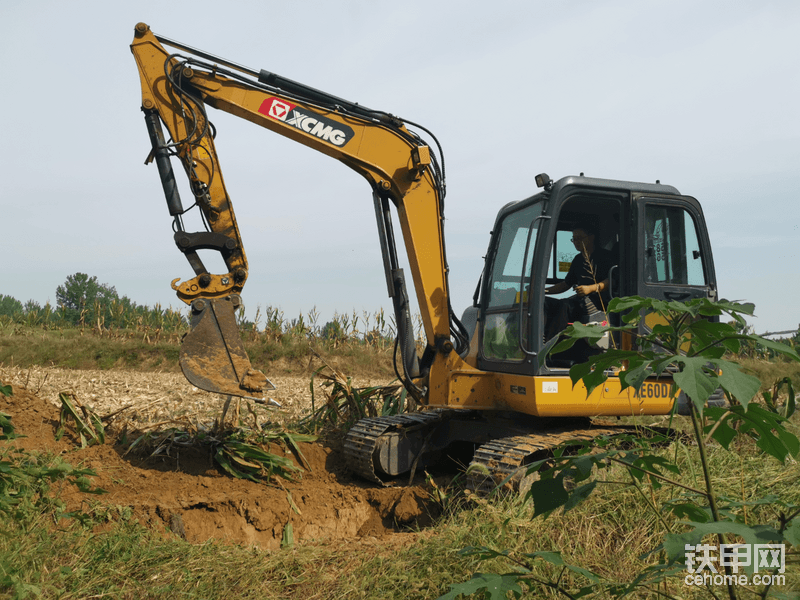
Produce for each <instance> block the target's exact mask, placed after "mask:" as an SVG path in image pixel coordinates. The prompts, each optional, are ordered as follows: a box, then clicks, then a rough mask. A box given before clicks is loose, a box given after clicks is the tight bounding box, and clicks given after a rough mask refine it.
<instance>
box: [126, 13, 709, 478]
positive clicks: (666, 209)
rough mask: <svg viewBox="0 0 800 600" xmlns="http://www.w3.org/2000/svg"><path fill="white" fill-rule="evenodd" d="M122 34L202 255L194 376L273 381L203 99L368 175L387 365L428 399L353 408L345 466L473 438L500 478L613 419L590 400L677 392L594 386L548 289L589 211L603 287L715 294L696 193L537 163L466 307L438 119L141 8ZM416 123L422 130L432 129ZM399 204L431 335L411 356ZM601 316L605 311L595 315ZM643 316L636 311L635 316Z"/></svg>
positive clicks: (186, 245)
mask: <svg viewBox="0 0 800 600" xmlns="http://www.w3.org/2000/svg"><path fill="white" fill-rule="evenodd" d="M165 46H166V47H169V48H170V50H169V51H168V50H167V49H166V48H165ZM131 51H132V52H133V55H134V57H135V59H136V63H137V66H138V69H139V76H140V78H141V85H142V111H143V112H144V118H145V123H146V126H147V131H148V133H149V136H150V142H151V151H150V154H149V156H148V160H147V161H146V162H148V163H149V162H152V161H154V162H155V163H156V165H157V167H158V172H159V175H160V178H161V183H162V186H163V189H164V193H165V196H166V201H167V207H168V210H169V213H170V216H171V217H172V218H173V229H174V238H175V243H176V245H177V246H178V249H179V250H180V251H181V252H182V253H183V254H184V256H185V257H186V258H187V260H188V261H189V264H190V265H191V267H192V269H193V271H194V277H192V278H191V279H188V280H186V281H183V282H180V279H176V280H174V281H173V282H172V287H173V289H175V290H176V292H177V295H178V297H179V298H180V299H181V300H183V301H184V302H186V303H187V304H189V305H190V306H191V331H190V333H189V334H188V335H187V336H186V337H185V339H184V342H183V344H182V347H181V356H180V364H181V368H182V370H183V372H184V374H185V375H186V377H187V379H188V380H189V381H190V382H191V383H192V384H194V385H195V386H197V387H199V388H202V389H205V390H208V391H211V392H215V393H219V394H224V395H231V396H244V397H253V396H259V395H260V394H262V393H263V391H264V389H266V388H268V387H269V386H270V385H271V384H270V383H269V381H268V380H267V378H266V377H265V376H264V375H263V374H262V373H261V372H259V371H257V370H255V369H253V368H252V366H251V364H250V360H249V358H248V356H247V353H246V352H245V350H244V347H243V345H242V341H241V335H240V333H239V331H238V328H237V324H236V318H235V311H236V309H237V308H238V307H239V306H240V304H241V297H240V295H239V294H240V293H241V291H242V288H243V287H244V285H245V282H246V281H247V276H248V268H247V267H248V265H247V258H246V256H245V252H244V248H243V246H242V240H241V237H240V233H239V229H238V227H237V225H236V218H235V216H234V212H233V206H232V203H231V199H230V197H229V196H228V193H227V191H226V189H225V184H224V181H223V177H222V172H221V169H220V164H219V160H218V158H217V153H216V150H215V147H214V136H215V133H216V132H215V129H214V126H213V125H212V123H211V122H210V121H209V118H208V111H207V107H212V108H215V109H218V110H222V111H225V112H227V113H231V114H233V115H236V116H237V117H240V118H242V119H246V120H247V121H250V122H251V123H254V124H256V125H259V126H261V127H263V128H265V129H268V130H270V131H272V132H274V133H277V134H279V135H282V136H284V137H287V138H290V139H292V140H294V141H296V142H298V143H300V144H303V145H304V146H308V147H309V148H311V149H313V150H316V151H318V152H322V153H323V154H327V155H328V156H330V157H332V158H334V159H335V160H338V161H340V162H341V163H343V164H344V165H346V166H348V167H350V168H351V169H353V170H354V171H356V172H357V173H359V174H360V175H361V176H363V177H364V179H366V180H367V182H368V184H369V186H370V188H371V190H372V198H373V204H374V209H375V214H376V220H377V228H378V234H379V240H380V250H381V253H382V256H383V263H384V267H385V273H386V285H387V288H388V294H389V296H390V297H391V299H392V302H393V305H394V312H395V320H396V324H397V350H396V352H395V354H396V355H397V354H398V351H399V356H400V365H399V366H398V369H397V371H398V375H399V376H400V377H401V380H402V382H403V385H404V386H405V388H406V389H407V390H408V393H409V394H410V395H411V396H412V397H413V398H415V399H416V401H417V402H418V403H419V405H420V406H421V410H420V411H419V412H415V413H410V414H403V415H397V416H390V417H377V418H369V419H363V420H361V421H359V422H357V423H356V424H355V426H354V427H353V428H352V429H351V430H350V431H349V432H348V433H347V436H346V439H345V454H346V457H347V461H348V465H349V466H350V468H351V469H352V470H353V471H354V472H356V473H358V474H359V475H361V476H362V477H364V478H366V479H369V480H371V481H374V482H378V483H383V482H385V481H387V479H391V478H392V477H397V476H399V475H403V474H407V473H409V472H412V473H413V471H414V470H415V469H417V468H422V467H424V466H425V465H426V464H428V463H430V462H431V461H434V460H436V458H437V457H438V456H440V455H442V453H445V452H448V451H449V449H452V448H460V449H461V451H462V452H463V450H464V449H465V448H466V449H467V450H468V451H469V454H470V455H471V461H472V463H473V464H481V465H483V466H484V467H486V468H488V469H489V471H490V473H491V474H492V476H493V477H495V479H502V478H504V477H506V476H507V475H508V474H510V473H512V472H514V471H515V470H516V469H518V468H519V467H520V466H521V465H524V464H525V463H527V462H529V461H531V460H533V459H535V458H536V457H538V456H541V454H542V453H543V452H547V450H548V449H549V448H552V447H553V446H555V445H558V444H559V443H560V442H561V441H563V440H568V439H576V438H583V439H591V438H593V437H595V436H598V435H604V434H609V433H614V432H615V431H616V430H615V429H614V428H613V427H610V426H608V425H607V424H600V425H598V424H596V422H593V420H592V419H593V418H595V417H612V416H631V415H664V414H668V413H669V412H670V411H671V410H672V409H673V405H674V404H675V402H676V401H677V400H678V398H676V396H675V395H674V394H673V392H672V386H671V381H670V380H669V379H665V378H664V377H663V376H662V378H660V379H649V380H647V381H645V383H644V384H643V386H642V388H641V390H640V392H639V393H636V392H634V390H632V389H630V388H628V389H625V390H621V386H620V382H619V379H618V378H616V377H614V376H613V375H612V376H611V377H610V378H609V379H608V380H607V382H606V383H605V384H604V385H603V386H600V387H598V388H597V389H595V390H594V391H593V392H592V393H591V394H589V395H588V396H587V394H586V389H585V388H584V387H583V386H582V385H580V384H578V385H576V386H574V387H573V385H572V382H571V381H570V378H569V373H568V369H569V367H570V366H571V365H572V364H574V362H575V361H576V360H579V359H580V358H579V357H576V356H570V355H565V354H561V355H559V354H555V355H553V354H551V353H549V350H550V349H551V347H552V345H553V343H554V342H555V341H556V340H557V339H558V336H549V337H550V339H546V338H547V337H548V336H547V335H546V333H547V320H548V318H549V317H548V311H547V310H546V304H547V302H546V298H545V289H546V288H548V289H549V288H553V287H556V288H558V287H559V286H558V284H560V283H561V282H563V281H564V280H565V278H566V274H567V273H568V271H569V267H570V261H571V258H572V254H574V249H573V246H572V244H571V243H570V242H571V239H572V238H571V236H572V235H573V231H574V230H575V229H578V228H581V227H582V228H584V229H586V228H587V226H586V225H585V224H586V223H591V228H592V234H593V235H594V236H595V238H594V243H595V245H596V246H597V247H601V248H603V249H604V251H605V252H606V254H607V255H608V256H611V257H612V259H613V260H612V262H613V266H611V267H610V270H609V273H608V278H607V281H606V282H605V285H604V287H607V288H608V289H607V290H606V292H607V295H606V297H620V296H630V295H639V296H644V297H653V298H663V299H677V300H688V299H691V298H697V297H707V298H711V299H716V297H717V288H716V279H715V273H714V264H713V259H712V254H711V246H710V243H709V239H708V233H707V229H706V226H705V221H704V218H703V213H702V210H701V208H700V204H699V203H698V202H697V200H695V199H694V198H691V197H688V196H684V195H681V194H680V193H679V192H678V190H677V189H675V188H674V187H672V186H669V185H662V184H660V183H659V182H656V183H654V184H647V183H632V182H625V181H615V180H608V179H598V178H593V177H585V176H584V175H583V174H580V175H579V176H570V177H564V178H561V179H559V180H558V181H553V180H552V179H551V178H550V177H548V176H547V175H546V174H544V173H542V174H540V175H537V176H536V178H535V180H536V184H537V186H538V187H539V188H540V191H539V192H538V193H536V194H535V195H533V196H531V197H530V198H527V199H523V200H519V201H516V202H511V203H509V204H506V205H505V206H504V207H503V208H502V209H501V210H500V212H499V213H498V215H497V219H496V221H495V224H494V227H493V228H492V232H491V235H490V242H489V249H488V252H487V253H486V257H485V265H484V269H483V273H482V275H481V277H480V280H479V283H478V286H477V289H476V291H475V295H474V298H473V303H472V306H470V307H469V308H468V309H467V310H466V311H465V313H464V315H463V316H462V318H461V319H459V318H457V317H456V316H455V315H454V314H453V309H452V307H451V299H450V290H449V286H448V266H447V259H446V255H445V237H444V199H445V170H444V159H443V154H442V150H441V147H440V146H439V144H438V142H437V141H436V138H435V137H434V136H433V134H431V133H430V132H429V131H428V130H426V129H425V128H423V127H422V126H420V125H417V124H415V123H412V122H410V121H408V120H406V119H401V118H399V117H396V116H394V115H392V114H389V113H386V112H383V111H380V110H373V109H370V108H367V107H365V106H363V105H361V104H358V103H354V102H350V101H347V100H343V99H341V98H338V97H335V96H332V95H331V94H328V93H326V92H323V91H320V90H317V89H314V88H312V87H309V86H307V85H304V84H302V83H298V82H295V81H292V80H290V79H287V78H284V77H282V76H280V75H277V74H275V73H271V72H268V71H264V70H254V69H251V68H247V67H244V66H241V65H239V64H236V63H233V62H231V61H227V60H224V59H221V58H219V57H215V56H212V55H210V54H208V53H206V52H203V51H200V50H197V49H194V48H191V47H189V46H187V45H185V44H182V43H180V42H177V41H174V40H170V39H167V38H165V37H162V36H160V35H155V34H154V33H153V32H152V31H151V30H150V28H149V27H148V26H147V25H146V24H144V23H139V24H137V25H136V27H135V33H134V40H133V43H132V45H131ZM164 128H166V130H167V132H168V134H167V135H166V136H165V134H164ZM415 130H419V131H423V132H425V135H426V136H427V139H430V140H431V141H432V142H433V146H432V145H431V144H429V143H427V142H426V141H425V139H424V138H423V137H422V136H421V135H420V134H418V133H416V131H415ZM173 158H174V159H176V160H177V161H178V162H179V163H180V164H181V165H182V167H183V169H184V171H185V172H186V175H187V176H188V181H189V189H190V190H191V195H192V198H190V200H189V201H188V202H186V203H184V200H183V199H182V198H181V196H180V193H179V190H178V185H177V181H176V178H175V174H174V171H173V169H172V159H173ZM392 207H394V210H395V211H396V215H397V220H398V222H399V224H400V229H401V234H402V239H403V242H404V245H405V252H406V255H407V257H408V264H409V267H410V270H411V276H412V278H413V283H414V289H415V291H416V299H417V303H418V309H419V313H420V315H421V317H422V323H423V327H424V335H425V339H426V340H427V345H426V347H425V349H424V351H423V352H422V353H421V355H420V353H419V352H418V351H417V347H416V342H415V336H414V333H413V327H412V321H411V309H410V305H409V299H408V294H407V291H406V283H405V275H404V273H403V269H401V268H400V266H399V261H398V254H397V248H396V243H395V233H394V230H393V225H392V223H393V221H392V213H391V210H392ZM193 209H196V210H198V211H199V212H200V214H201V215H202V221H203V223H204V225H205V227H204V229H205V230H204V231H200V232H194V231H186V229H185V227H184V219H183V216H184V215H185V214H186V213H187V212H188V211H190V210H193ZM200 250H203V251H209V250H210V251H215V252H218V253H219V255H220V256H221V258H222V260H223V261H224V263H225V266H226V268H227V272H226V273H219V274H215V273H210V272H209V271H208V270H207V268H206V266H205V264H204V263H203V261H202V260H201V258H200V255H199V254H198V251H200ZM562 287H563V286H562ZM547 300H550V299H549V298H548V299H547ZM612 317H613V315H612ZM606 318H607V317H606V315H605V314H603V313H602V312H601V313H598V314H596V315H593V316H592V319H591V320H599V321H603V320H605V319H606ZM653 324H654V323H652V322H650V321H649V319H647V318H646V319H643V320H642V323H641V325H640V327H643V328H647V327H652V326H653ZM604 343H605V344H608V343H614V344H620V345H621V346H622V347H623V348H625V347H626V344H627V347H630V339H629V338H628V337H626V336H620V337H617V338H614V337H613V336H612V337H611V338H610V339H606V340H601V343H600V344H599V345H600V346H602V345H603V344H604ZM585 350H586V351H587V352H599V351H602V348H597V347H595V348H586V349H585Z"/></svg>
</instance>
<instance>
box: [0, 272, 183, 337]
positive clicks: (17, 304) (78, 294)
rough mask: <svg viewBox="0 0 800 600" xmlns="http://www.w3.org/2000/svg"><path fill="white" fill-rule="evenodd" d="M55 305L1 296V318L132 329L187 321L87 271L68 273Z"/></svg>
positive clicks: (170, 327)
mask: <svg viewBox="0 0 800 600" xmlns="http://www.w3.org/2000/svg"><path fill="white" fill-rule="evenodd" d="M56 303H57V304H56V306H55V307H54V306H52V305H51V304H50V302H49V301H48V302H46V303H45V304H44V305H41V304H39V303H38V302H36V301H35V300H28V301H27V302H25V303H24V304H23V303H22V302H21V301H19V300H17V299H16V298H14V297H13V296H9V295H0V317H7V318H9V319H11V320H12V321H22V322H26V323H28V324H31V325H46V324H52V325H58V326H64V325H66V326H76V327H85V326H88V327H99V328H102V329H110V328H135V327H139V326H142V325H146V326H151V327H157V328H161V329H165V330H173V329H179V328H184V327H185V326H186V325H187V323H186V319H185V317H183V316H182V315H181V313H180V311H177V310H174V309H172V308H166V309H163V308H161V306H160V305H158V304H156V305H155V306H154V307H150V306H146V305H140V304H137V303H136V302H134V301H132V300H131V299H130V298H128V297H127V296H122V297H120V295H119V294H118V293H117V290H116V288H115V287H114V286H112V285H109V284H107V283H100V282H99V281H98V280H97V277H95V276H91V277H90V276H89V275H87V274H86V273H75V274H74V275H69V276H68V277H67V278H66V280H65V281H64V283H63V284H62V285H59V286H58V287H57V288H56Z"/></svg>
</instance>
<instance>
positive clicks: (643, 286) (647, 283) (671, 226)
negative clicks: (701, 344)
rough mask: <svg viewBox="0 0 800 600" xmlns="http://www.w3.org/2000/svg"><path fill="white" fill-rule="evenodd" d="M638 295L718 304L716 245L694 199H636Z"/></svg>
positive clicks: (675, 197) (652, 197)
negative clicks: (710, 240) (713, 247)
mask: <svg viewBox="0 0 800 600" xmlns="http://www.w3.org/2000/svg"><path fill="white" fill-rule="evenodd" d="M633 200H634V206H635V209H636V210H635V212H636V223H637V240H638V241H637V257H638V260H637V263H638V264H637V285H636V289H637V294H638V295H639V296H643V297H645V298H657V299H661V300H679V301H687V300H691V299H693V298H710V299H712V300H716V298H717V281H716V275H715V273H714V261H713V257H712V255H711V243H710V242H709V239H708V230H707V229H706V224H705V219H704V218H703V213H702V210H701V208H700V204H699V203H698V202H697V200H695V199H694V198H690V197H688V196H664V197H655V196H647V195H643V194H634V196H633Z"/></svg>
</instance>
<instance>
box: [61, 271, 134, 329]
mask: <svg viewBox="0 0 800 600" xmlns="http://www.w3.org/2000/svg"><path fill="white" fill-rule="evenodd" d="M56 300H57V302H58V305H59V307H63V310H64V316H65V318H66V319H67V321H69V322H71V323H75V324H79V323H95V322H97V320H98V319H102V320H103V321H105V320H106V319H108V318H110V317H111V305H112V303H113V302H118V301H119V297H118V296H117V290H116V289H115V288H114V286H111V285H108V284H106V283H99V282H98V281H97V277H95V276H92V277H89V276H88V275H87V274H86V273H75V274H74V275H69V276H68V277H67V279H66V281H65V282H64V285H60V286H58V287H57V288H56Z"/></svg>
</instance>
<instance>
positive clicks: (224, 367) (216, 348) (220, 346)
mask: <svg viewBox="0 0 800 600" xmlns="http://www.w3.org/2000/svg"><path fill="white" fill-rule="evenodd" d="M240 303H241V299H240V298H239V296H237V295H231V296H226V297H224V298H214V299H199V300H195V301H194V302H192V318H191V321H192V323H191V325H192V330H191V331H190V332H189V333H188V334H186V336H185V337H184V338H183V344H182V345H181V354H180V364H181V370H182V371H183V374H184V375H185V376H186V379H188V380H189V382H190V383H191V384H192V385H194V386H196V387H198V388H200V389H202V390H206V391H209V392H214V393H216V394H225V395H230V396H244V397H251V396H261V395H262V394H263V392H264V390H274V389H275V386H274V385H272V383H271V382H270V381H269V380H268V379H267V378H266V376H265V375H264V374H263V373H262V372H261V371H257V370H255V369H253V366H252V365H251V364H250V358H249V357H248V356H247V352H246V351H245V349H244V345H243V344H242V336H241V334H240V333H239V327H238V326H237V325H236V316H235V314H234V311H235V310H236V308H238V307H239V305H240Z"/></svg>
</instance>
